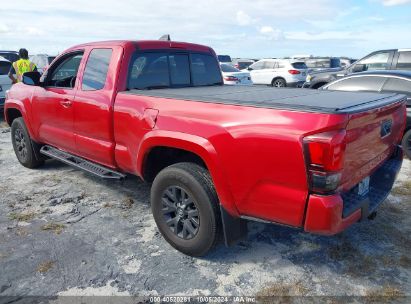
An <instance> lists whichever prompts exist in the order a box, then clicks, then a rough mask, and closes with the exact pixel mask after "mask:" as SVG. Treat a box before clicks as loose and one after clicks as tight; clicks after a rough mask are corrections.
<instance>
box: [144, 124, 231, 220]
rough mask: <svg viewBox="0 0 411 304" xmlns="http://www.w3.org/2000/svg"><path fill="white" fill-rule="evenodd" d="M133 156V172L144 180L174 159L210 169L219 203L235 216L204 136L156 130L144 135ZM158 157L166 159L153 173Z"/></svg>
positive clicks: (220, 170)
mask: <svg viewBox="0 0 411 304" xmlns="http://www.w3.org/2000/svg"><path fill="white" fill-rule="evenodd" d="M137 155H138V156H137V172H138V174H139V175H140V176H141V177H142V178H143V179H144V180H147V181H150V180H151V179H152V178H154V177H155V175H156V174H157V173H158V172H159V171H160V170H161V169H162V168H164V167H166V166H169V165H172V164H175V163H177V162H182V161H191V162H194V163H197V164H199V165H202V166H204V167H205V168H206V169H207V170H208V171H209V172H210V176H211V178H212V180H213V184H214V187H215V189H216V192H217V195H218V198H219V201H220V204H221V205H222V206H224V208H225V209H226V210H227V211H228V212H229V213H230V214H232V215H233V216H238V211H237V209H236V207H235V204H234V199H233V197H232V194H231V192H230V190H229V186H228V183H227V179H226V177H225V173H224V169H223V165H222V163H221V162H220V161H219V158H218V155H217V152H216V150H215V148H214V146H213V145H212V144H211V143H210V142H209V141H208V140H207V139H205V138H203V137H199V136H196V135H191V134H186V133H180V132H174V131H160V130H156V131H152V132H150V133H147V134H146V136H145V137H144V138H143V140H142V143H141V144H140V147H139V150H138V154H137ZM159 156H160V157H159ZM161 156H164V157H165V158H166V157H170V158H169V159H167V160H166V161H164V160H162V163H161V164H160V165H159V166H158V167H157V168H154V172H153V167H150V166H152V165H153V161H155V160H156V159H159V158H160V159H161ZM163 166H164V167H163ZM150 170H151V172H150ZM147 174H148V175H147Z"/></svg>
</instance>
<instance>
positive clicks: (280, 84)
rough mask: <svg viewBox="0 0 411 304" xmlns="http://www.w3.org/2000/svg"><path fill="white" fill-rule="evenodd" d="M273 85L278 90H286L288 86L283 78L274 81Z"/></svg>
mask: <svg viewBox="0 0 411 304" xmlns="http://www.w3.org/2000/svg"><path fill="white" fill-rule="evenodd" d="M271 85H272V86H273V87H276V88H284V87H286V86H287V82H286V81H285V79H283V78H276V79H273V81H272V82H271Z"/></svg>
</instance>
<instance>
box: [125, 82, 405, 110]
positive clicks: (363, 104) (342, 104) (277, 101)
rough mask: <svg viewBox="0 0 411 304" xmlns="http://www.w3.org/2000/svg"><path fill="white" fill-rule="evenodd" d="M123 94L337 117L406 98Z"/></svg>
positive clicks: (241, 90)
mask: <svg viewBox="0 0 411 304" xmlns="http://www.w3.org/2000/svg"><path fill="white" fill-rule="evenodd" d="M124 93H126V94H133V95H142V96H151V97H161V98H171V99H180V100H190V101H201V102H210V103H219V104H230V105H242V106H250V107H261V108H273V109H290V110H300V111H307V112H320V113H337V114H339V113H355V112H362V111H366V110H368V109H372V108H377V107H381V106H384V105H388V104H391V103H394V102H397V101H401V100H403V99H404V97H405V96H403V95H397V94H377V93H368V92H361V93H356V92H341V91H322V90H311V89H289V88H272V87H265V86H228V85H225V86H209V87H188V88H170V89H153V90H130V91H127V92H124Z"/></svg>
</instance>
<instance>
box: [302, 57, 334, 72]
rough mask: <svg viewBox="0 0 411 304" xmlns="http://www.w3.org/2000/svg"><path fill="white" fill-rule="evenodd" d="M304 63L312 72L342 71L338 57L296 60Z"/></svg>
mask: <svg viewBox="0 0 411 304" xmlns="http://www.w3.org/2000/svg"><path fill="white" fill-rule="evenodd" d="M294 59H298V60H300V61H303V62H304V63H305V64H306V65H307V68H308V69H310V70H311V71H319V70H326V69H327V70H328V69H336V70H337V69H338V70H341V61H340V58H338V57H314V56H310V57H306V58H294Z"/></svg>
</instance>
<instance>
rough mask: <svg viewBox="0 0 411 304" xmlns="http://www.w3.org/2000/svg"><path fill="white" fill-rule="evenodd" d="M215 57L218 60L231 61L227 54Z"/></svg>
mask: <svg viewBox="0 0 411 304" xmlns="http://www.w3.org/2000/svg"><path fill="white" fill-rule="evenodd" d="M217 58H218V61H220V62H231V57H230V56H228V55H218V56H217Z"/></svg>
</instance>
